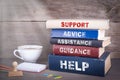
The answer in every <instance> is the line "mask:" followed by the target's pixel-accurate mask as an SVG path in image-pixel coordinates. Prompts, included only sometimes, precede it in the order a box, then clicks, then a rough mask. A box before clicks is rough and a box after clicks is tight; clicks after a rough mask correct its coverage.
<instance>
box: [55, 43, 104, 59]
mask: <svg viewBox="0 0 120 80" xmlns="http://www.w3.org/2000/svg"><path fill="white" fill-rule="evenodd" d="M104 51H105V48H95V47H86V46H70V45H55V44H54V45H53V54H56V55H64V56H82V57H93V58H100V56H101V55H102V54H103V53H104Z"/></svg>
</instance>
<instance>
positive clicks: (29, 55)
mask: <svg viewBox="0 0 120 80" xmlns="http://www.w3.org/2000/svg"><path fill="white" fill-rule="evenodd" d="M42 48H43V46H39V45H23V46H18V48H17V49H15V50H14V55H15V56H16V57H17V58H19V59H22V60H24V61H25V62H36V61H37V59H38V58H39V57H40V55H41V53H42Z"/></svg>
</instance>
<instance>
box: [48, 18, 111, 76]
mask: <svg viewBox="0 0 120 80" xmlns="http://www.w3.org/2000/svg"><path fill="white" fill-rule="evenodd" d="M46 27H47V29H51V36H50V37H51V39H50V43H51V44H52V49H53V52H52V53H51V54H49V56H48V58H49V59H48V60H49V61H48V63H49V69H50V70H56V71H63V72H72V73H78V74H88V75H95V76H105V75H106V73H107V72H108V71H109V70H110V67H111V59H110V52H107V51H105V47H106V46H108V45H109V44H110V43H111V41H110V37H106V35H105V31H106V30H107V29H109V20H104V19H98V20H93V19H80V20H69V19H65V20H62V19H60V20H48V21H47V22H46Z"/></svg>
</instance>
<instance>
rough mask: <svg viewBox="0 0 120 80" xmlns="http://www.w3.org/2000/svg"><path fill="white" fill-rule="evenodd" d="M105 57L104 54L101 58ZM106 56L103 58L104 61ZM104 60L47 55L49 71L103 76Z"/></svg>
mask: <svg viewBox="0 0 120 80" xmlns="http://www.w3.org/2000/svg"><path fill="white" fill-rule="evenodd" d="M105 55H106V53H105V54H104V55H103V56H105ZM107 56H108V54H107ZM107 56H105V59H106V58H107ZM105 59H96V58H83V57H72V56H69V57H68V56H58V55H52V54H49V56H48V60H49V62H48V63H49V69H50V70H56V71H63V72H71V73H78V74H89V75H96V76H105Z"/></svg>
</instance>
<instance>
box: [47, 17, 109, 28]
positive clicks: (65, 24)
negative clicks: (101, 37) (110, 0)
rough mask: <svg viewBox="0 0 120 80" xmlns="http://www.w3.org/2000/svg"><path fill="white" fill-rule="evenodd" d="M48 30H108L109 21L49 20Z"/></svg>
mask: <svg viewBox="0 0 120 80" xmlns="http://www.w3.org/2000/svg"><path fill="white" fill-rule="evenodd" d="M46 28H63V29H108V28H109V20H107V19H74V20H72V19H58V20H48V21H47V22H46Z"/></svg>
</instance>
